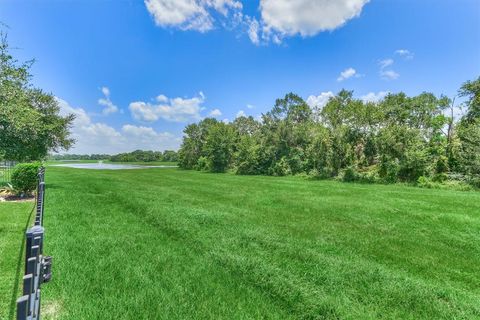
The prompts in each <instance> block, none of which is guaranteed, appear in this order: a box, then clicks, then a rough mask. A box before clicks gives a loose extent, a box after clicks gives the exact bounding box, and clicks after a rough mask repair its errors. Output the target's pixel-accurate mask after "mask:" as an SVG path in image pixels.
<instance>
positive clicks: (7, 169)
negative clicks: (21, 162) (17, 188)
mask: <svg viewBox="0 0 480 320" xmlns="http://www.w3.org/2000/svg"><path fill="white" fill-rule="evenodd" d="M15 164H16V163H15V162H13V161H5V160H0V186H1V185H4V184H7V183H10V182H11V180H12V172H13V167H14V166H15Z"/></svg>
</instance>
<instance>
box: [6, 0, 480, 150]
mask: <svg viewBox="0 0 480 320" xmlns="http://www.w3.org/2000/svg"><path fill="white" fill-rule="evenodd" d="M0 21H1V22H3V23H4V24H6V25H8V29H7V30H8V35H9V42H10V44H11V46H12V47H14V48H15V49H14V50H13V53H14V55H15V56H16V57H17V58H18V59H19V60H27V59H31V58H35V59H36V63H35V64H34V66H33V68H32V73H33V75H34V78H33V82H34V84H35V85H36V86H38V87H41V88H43V89H45V90H46V91H49V92H52V93H53V94H54V95H55V96H56V97H58V98H59V101H60V104H61V106H62V111H63V112H73V113H75V114H77V120H76V122H75V126H74V128H73V133H74V137H75V138H76V139H77V145H76V147H75V148H74V149H73V150H71V151H70V152H76V153H104V152H105V153H116V152H123V151H131V150H134V149H138V148H141V149H154V150H164V149H168V148H173V149H176V148H178V146H179V144H180V142H181V137H182V130H183V128H184V127H185V125H186V124H188V123H191V122H195V121H198V120H199V119H201V118H203V117H207V116H209V115H213V116H215V117H217V118H218V119H219V120H224V119H228V120H230V121H231V120H233V119H234V118H235V117H236V116H237V115H238V114H247V115H252V116H259V115H260V114H261V113H262V112H266V111H268V110H269V109H270V108H271V107H272V105H273V103H274V101H275V99H276V98H278V97H282V96H283V95H284V94H285V93H287V92H290V91H293V92H295V93H298V94H299V95H301V96H302V97H304V98H305V99H306V100H308V101H309V103H310V104H312V106H317V107H321V106H322V105H323V103H324V101H326V99H327V98H328V96H329V95H330V94H331V92H333V93H335V92H338V91H339V90H340V89H342V88H346V89H349V90H354V91H355V95H356V96H357V97H359V98H364V99H377V98H378V97H380V96H382V95H383V94H385V92H398V91H404V92H406V93H407V94H410V95H414V94H418V93H420V92H422V91H430V92H433V93H435V94H442V93H443V94H446V95H448V96H450V97H453V96H454V95H455V94H456V92H457V90H458V88H459V86H460V85H461V83H462V82H464V81H466V80H470V79H474V78H476V77H478V76H479V75H480V1H478V0H441V1H439V0H422V1H418V0H397V1H393V0H370V1H367V0H336V1H331V0H296V1H294V0H290V1H289V0H249V1H246V0H244V1H240V0H146V1H145V2H144V1H94V0H83V1H80V0H78V1H60V0H55V1H53V0H45V1H33V0H32V1H27V0H3V1H1V2H0Z"/></svg>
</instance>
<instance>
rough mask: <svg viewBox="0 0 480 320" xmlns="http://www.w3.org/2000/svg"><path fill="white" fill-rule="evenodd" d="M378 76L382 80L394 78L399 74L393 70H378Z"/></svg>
mask: <svg viewBox="0 0 480 320" xmlns="http://www.w3.org/2000/svg"><path fill="white" fill-rule="evenodd" d="M380 77H382V79H384V80H396V79H398V77H400V75H399V74H398V73H397V72H395V71H393V70H383V69H382V70H380Z"/></svg>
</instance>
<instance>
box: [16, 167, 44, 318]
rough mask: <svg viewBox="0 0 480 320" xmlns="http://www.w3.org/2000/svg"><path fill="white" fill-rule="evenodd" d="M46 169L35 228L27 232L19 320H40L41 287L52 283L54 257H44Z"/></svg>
mask: <svg viewBox="0 0 480 320" xmlns="http://www.w3.org/2000/svg"><path fill="white" fill-rule="evenodd" d="M44 174H45V168H44V167H41V168H40V170H39V173H38V184H37V197H36V212H35V223H34V226H33V227H31V228H30V229H28V230H27V231H26V232H25V237H26V241H25V243H26V245H25V276H24V277H23V295H22V296H21V297H20V298H18V300H17V320H39V319H40V301H41V289H40V287H41V285H42V283H44V282H48V281H50V279H51V277H52V275H51V264H52V257H45V256H43V239H44V232H45V230H44V228H43V211H44V199H45V181H44Z"/></svg>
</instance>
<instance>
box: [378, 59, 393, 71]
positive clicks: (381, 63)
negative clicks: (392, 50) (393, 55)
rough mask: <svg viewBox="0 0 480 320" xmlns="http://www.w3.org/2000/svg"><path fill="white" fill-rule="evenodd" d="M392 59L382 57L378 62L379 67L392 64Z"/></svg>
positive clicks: (382, 67)
mask: <svg viewBox="0 0 480 320" xmlns="http://www.w3.org/2000/svg"><path fill="white" fill-rule="evenodd" d="M393 62H394V61H393V59H384V60H380V61H379V62H378V64H379V65H380V69H385V68H387V67H389V66H391V65H392V64H393Z"/></svg>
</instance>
